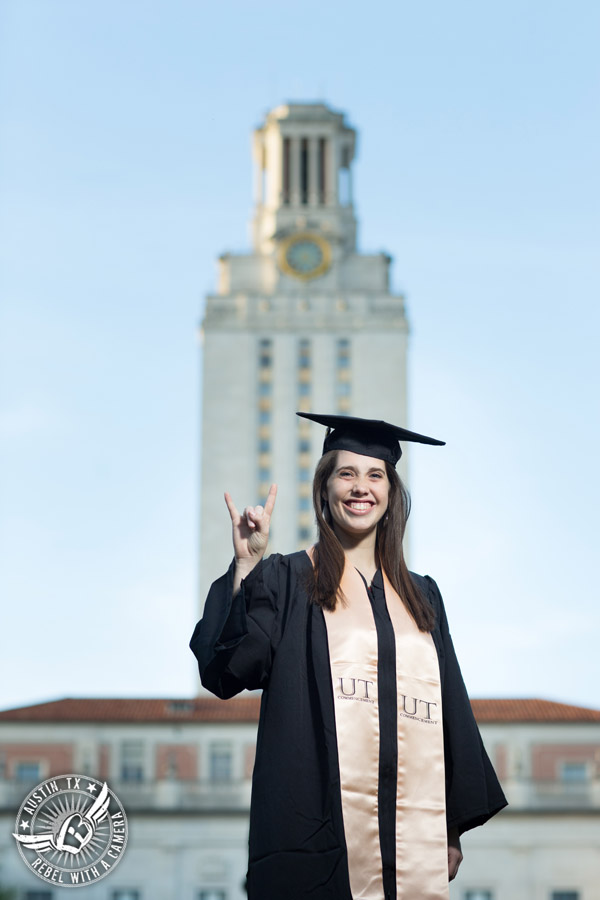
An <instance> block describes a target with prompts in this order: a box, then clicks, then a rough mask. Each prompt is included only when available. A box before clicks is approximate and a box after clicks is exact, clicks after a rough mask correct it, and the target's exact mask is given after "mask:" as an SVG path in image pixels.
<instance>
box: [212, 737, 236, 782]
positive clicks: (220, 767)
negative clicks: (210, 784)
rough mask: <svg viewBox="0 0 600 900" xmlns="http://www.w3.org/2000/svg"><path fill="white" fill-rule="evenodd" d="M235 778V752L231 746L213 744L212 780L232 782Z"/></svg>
mask: <svg viewBox="0 0 600 900" xmlns="http://www.w3.org/2000/svg"><path fill="white" fill-rule="evenodd" d="M232 776H233V752H232V749H231V744H225V743H223V744H212V746H211V748H210V780H211V781H219V782H223V781H231V779H232Z"/></svg>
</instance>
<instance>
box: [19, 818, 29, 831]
mask: <svg viewBox="0 0 600 900" xmlns="http://www.w3.org/2000/svg"><path fill="white" fill-rule="evenodd" d="M20 827H21V828H22V829H23V830H25V829H26V828H29V822H25V820H24V819H22V820H21V826H20Z"/></svg>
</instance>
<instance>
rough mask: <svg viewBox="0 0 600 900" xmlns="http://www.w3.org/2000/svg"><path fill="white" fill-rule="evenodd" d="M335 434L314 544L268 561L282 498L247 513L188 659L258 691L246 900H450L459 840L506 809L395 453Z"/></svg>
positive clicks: (347, 426)
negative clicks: (426, 569)
mask: <svg viewBox="0 0 600 900" xmlns="http://www.w3.org/2000/svg"><path fill="white" fill-rule="evenodd" d="M299 415H304V416H305V417H306V418H309V419H312V420H314V421H317V422H320V423H321V424H325V425H327V426H328V433H327V436H326V438H325V444H324V448H323V457H322V459H321V461H320V463H319V465H318V467H317V471H316V473H315V479H314V484H313V502H314V507H315V513H316V517H317V525H318V541H317V544H316V545H315V546H314V547H313V548H311V549H310V550H309V551H307V552H306V551H301V552H299V553H293V554H291V555H288V556H281V555H279V554H274V555H272V556H270V557H269V558H268V559H266V560H263V555H264V553H265V550H266V546H267V540H268V534H269V525H270V520H271V515H272V513H273V509H274V505H275V497H276V487H275V486H274V485H273V486H272V487H271V490H270V492H269V496H268V499H267V501H266V503H265V507H264V509H263V508H262V507H260V506H258V507H247V508H246V509H245V510H244V512H243V514H241V515H240V513H239V512H238V510H237V509H236V507H235V504H234V502H233V500H232V498H231V497H230V496H229V494H226V495H225V499H226V502H227V506H228V509H229V513H230V516H231V521H232V526H233V543H234V550H235V559H234V561H233V562H232V564H231V566H230V569H229V571H228V573H227V574H226V575H224V576H223V577H222V578H220V579H219V580H218V581H216V582H215V583H214V584H213V586H212V588H211V590H210V593H209V595H208V598H207V601H206V607H205V611H204V617H203V619H202V620H201V621H200V622H199V623H198V625H197V627H196V630H195V632H194V635H193V637H192V641H191V648H192V650H193V652H194V654H195V655H196V657H197V658H198V662H199V667H200V674H201V678H202V683H203V684H204V685H205V687H207V688H208V689H209V690H211V691H213V692H214V693H215V694H217V696H219V697H224V698H226V697H231V696H233V695H234V694H236V693H238V692H239V691H241V690H242V689H244V688H248V689H254V688H262V689H263V695H262V702H261V713H260V722H259V729H258V740H257V748H256V763H255V768H254V775H253V788H252V804H251V811H250V861H249V869H248V894H249V897H250V898H251V900H284V898H285V900H296V898H298V900H299V898H305V897H306V898H309V897H310V898H311V900H326V898H327V900H334V898H335V900H443V898H447V897H448V882H449V880H451V879H452V878H454V876H455V875H456V872H457V869H458V866H459V865H460V861H461V859H462V855H461V851H460V840H459V836H460V834H461V833H462V832H464V831H466V830H467V829H469V828H474V827H475V826H477V825H481V824H483V823H484V822H485V821H486V820H487V819H489V818H490V817H491V816H492V815H494V814H495V813H496V812H498V811H499V810H500V809H502V808H503V807H504V806H505V805H506V800H505V798H504V795H503V794H502V790H501V788H500V786H499V784H498V781H497V779H496V776H495V774H494V771H493V769H492V766H491V764H490V762H489V759H488V757H487V754H486V752H485V750H484V748H483V745H482V743H481V738H480V736H479V732H478V729H477V725H476V723H475V720H474V718H473V714H472V712H471V706H470V703H469V700H468V697H467V693H466V690H465V687H464V683H463V681H462V677H461V674H460V669H459V667H458V663H457V661H456V656H455V654H454V650H453V647H452V641H451V638H450V634H449V631H448V624H447V620H446V615H445V612H444V606H443V603H442V599H441V596H440V594H439V591H438V589H437V586H436V584H435V582H434V581H433V580H432V579H431V578H429V577H425V578H423V577H421V576H418V575H414V574H409V572H408V570H407V568H406V565H405V562H404V558H403V554H402V537H403V534H404V529H405V525H406V519H407V517H408V511H409V502H408V495H407V493H406V491H405V490H404V487H403V486H402V483H401V482H400V479H399V478H398V475H397V474H396V471H395V465H396V463H397V461H398V459H399V458H400V455H401V450H400V446H399V443H398V442H399V440H408V441H417V442H420V443H429V444H441V443H442V442H441V441H436V440H434V439H433V438H428V437H425V436H424V435H419V434H415V433H414V432H410V431H406V430H405V429H400V428H396V427H395V426H392V425H388V424H387V423H385V422H375V421H373V420H365V419H356V418H351V417H344V416H316V415H309V414H301V413H299Z"/></svg>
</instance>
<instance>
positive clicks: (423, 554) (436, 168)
mask: <svg viewBox="0 0 600 900" xmlns="http://www.w3.org/2000/svg"><path fill="white" fill-rule="evenodd" d="M0 17H1V19H0V42H1V46H0V110H1V113H0V116H1V119H0V125H1V132H2V133H1V135H0V195H1V197H2V207H1V210H0V216H1V221H0V231H1V235H0V265H1V276H0V277H1V289H2V367H3V372H2V425H1V429H2V430H1V445H2V463H1V472H2V490H1V517H2V535H1V553H2V559H1V560H0V588H1V592H2V619H1V622H2V625H1V628H2V653H1V656H0V667H1V670H0V708H6V707H8V706H12V705H18V704H24V703H29V702H35V701H38V700H44V699H50V698H58V697H63V696H73V695H90V696H102V695H106V696H152V695H156V696H161V695H172V696H185V695H189V694H191V693H193V692H194V691H195V690H196V684H197V682H196V677H195V672H194V667H193V660H192V657H191V654H190V653H189V651H188V650H187V641H188V639H189V636H190V633H191V630H192V628H193V625H194V623H195V620H196V609H197V605H198V598H197V597H196V582H197V571H196V568H197V540H198V522H197V519H198V508H199V504H198V450H199V427H200V411H199V390H198V386H199V379H200V365H201V360H200V348H199V346H198V342H197V338H196V329H197V326H198V323H199V321H200V318H201V313H202V303H203V295H204V294H205V293H206V292H207V291H209V290H211V289H214V286H215V258H216V257H217V256H218V254H220V253H221V252H223V251H225V250H244V249H247V248H248V247H249V238H248V231H247V223H248V220H249V217H250V214H251V203H252V179H251V175H252V170H251V160H250V135H251V130H252V128H253V127H254V126H256V125H257V124H259V122H260V121H261V119H262V116H263V114H264V112H265V111H266V110H267V109H269V108H270V107H272V106H274V105H276V104H277V103H280V102H282V101H285V100H301V99H306V100H315V99H323V100H325V101H327V102H328V103H330V104H331V105H333V106H334V107H336V108H339V109H341V110H344V111H345V112H346V113H347V114H348V116H349V119H350V121H351V123H352V124H353V125H354V126H355V127H356V128H358V130H359V152H358V160H357V163H356V165H355V185H356V192H355V195H356V201H357V211H358V215H359V217H360V247H361V249H362V250H364V251H366V252H369V251H378V250H382V249H383V250H387V251H388V252H390V253H391V254H392V255H393V256H394V259H395V263H394V280H395V284H394V287H395V288H396V289H399V290H404V291H405V292H406V294H407V297H408V307H409V313H410V319H411V323H412V339H411V359H410V396H411V419H410V422H409V423H408V424H409V425H410V426H412V427H414V428H416V429H418V430H422V431H425V432H429V433H432V434H435V435H439V436H440V437H443V438H445V439H446V441H447V447H446V448H444V450H443V452H442V451H440V452H435V453H433V452H422V453H419V454H417V453H414V454H413V457H412V468H411V481H410V486H411V489H412V493H413V503H414V522H413V530H412V565H413V567H414V568H415V569H416V570H417V571H421V572H429V573H430V574H431V575H433V576H434V577H435V578H436V579H437V581H438V583H439V584H440V587H441V589H442V592H443V593H444V596H445V598H446V603H447V606H448V610H449V616H450V621H451V626H452V629H453V632H454V637H455V643H456V645H457V648H458V652H459V657H460V659H461V662H462V666H463V671H464V674H465V677H466V681H467V684H468V687H469V689H470V691H471V693H472V695H474V696H479V697H481V696H540V697H545V698H549V699H559V700H566V701H569V702H574V703H581V704H584V705H590V706H596V707H600V688H599V687H598V685H599V684H600V663H599V661H598V659H599V657H598V653H597V636H598V633H599V631H600V613H599V607H600V604H599V602H598V599H599V598H598V594H599V590H598V585H597V581H596V579H595V577H594V576H595V563H596V561H597V558H598V549H597V548H598V537H599V534H598V532H599V529H598V513H597V510H598V507H599V505H600V496H599V494H600V491H599V482H598V475H597V466H598V462H597V461H598V444H599V437H600V426H599V423H598V393H599V386H600V378H599V366H598V333H599V326H600V321H599V318H600V316H599V312H598V303H599V294H600V291H599V286H600V285H599V282H600V275H599V264H598V236H599V235H598V232H599V218H600V189H599V175H598V137H599V130H600V129H599V125H598V123H599V115H598V113H599V109H598V106H599V99H598V98H599V88H600V56H599V54H598V34H599V33H600V6H598V4H597V3H595V2H592V0H590V2H578V0H575V2H572V3H569V4H566V3H564V2H560V3H559V2H552V0H543V2H542V0H535V2H527V0H504V2H502V3H481V2H480V0H477V2H464V0H456V2H452V3H449V2H446V0H433V2H430V3H426V4H415V3H408V2H404V0H396V2H377V0H375V2H372V3H369V4H364V3H358V2H350V3H347V2H344V3H342V2H335V0H334V2H332V3H329V4H325V5H324V4H322V3H321V2H316V0H305V2H303V3H302V4H301V5H295V6H294V5H289V4H288V5H286V4H281V3H279V2H260V0H257V2H253V3H249V2H241V0H237V2H228V0H223V2H220V3H214V2H200V0H197V2H191V0H188V2H186V0H168V2H167V0H156V2H152V0H127V2H122V0H118V2H117V0H102V2H100V0H86V2H84V3H82V2H81V0H52V2H48V0H2V2H1V3H0ZM235 437H236V444H237V446H239V445H240V435H236V436H235ZM242 437H243V436H242ZM224 487H226V486H224ZM282 487H284V486H282ZM226 515H227V514H226V510H225V508H224V507H223V509H222V510H218V511H216V516H217V519H218V521H219V522H220V523H221V524H222V527H223V529H224V530H226V529H227V518H226ZM218 517H221V518H218ZM223 563H224V565H225V563H226V560H223Z"/></svg>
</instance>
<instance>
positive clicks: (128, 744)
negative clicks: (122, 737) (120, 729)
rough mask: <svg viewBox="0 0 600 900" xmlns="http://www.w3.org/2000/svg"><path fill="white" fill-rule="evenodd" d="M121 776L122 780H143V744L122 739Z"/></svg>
mask: <svg viewBox="0 0 600 900" xmlns="http://www.w3.org/2000/svg"><path fill="white" fill-rule="evenodd" d="M121 778H122V779H123V781H143V780H144V744H143V742H142V741H124V742H123V743H122V744H121Z"/></svg>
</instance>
